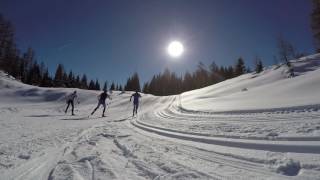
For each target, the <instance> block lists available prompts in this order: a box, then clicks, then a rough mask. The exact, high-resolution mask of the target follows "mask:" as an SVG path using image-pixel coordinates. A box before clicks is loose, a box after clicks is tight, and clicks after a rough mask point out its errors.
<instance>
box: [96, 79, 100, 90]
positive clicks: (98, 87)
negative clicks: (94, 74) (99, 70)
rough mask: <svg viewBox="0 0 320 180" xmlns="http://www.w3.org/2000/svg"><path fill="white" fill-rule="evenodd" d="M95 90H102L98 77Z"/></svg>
mask: <svg viewBox="0 0 320 180" xmlns="http://www.w3.org/2000/svg"><path fill="white" fill-rule="evenodd" d="M95 90H98V91H100V83H99V81H98V79H96V83H95Z"/></svg>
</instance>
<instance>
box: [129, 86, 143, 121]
mask: <svg viewBox="0 0 320 180" xmlns="http://www.w3.org/2000/svg"><path fill="white" fill-rule="evenodd" d="M132 97H133V114H132V116H134V115H135V114H136V115H137V114H138V107H139V98H141V95H140V94H139V92H138V91H136V92H135V93H133V94H132V95H131V97H130V102H131V99H132Z"/></svg>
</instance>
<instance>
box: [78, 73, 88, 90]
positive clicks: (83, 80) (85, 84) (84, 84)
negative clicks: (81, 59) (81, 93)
mask: <svg viewBox="0 0 320 180" xmlns="http://www.w3.org/2000/svg"><path fill="white" fill-rule="evenodd" d="M80 84H81V85H80V88H81V89H88V82H87V75H85V74H83V76H82V78H81V82H80Z"/></svg>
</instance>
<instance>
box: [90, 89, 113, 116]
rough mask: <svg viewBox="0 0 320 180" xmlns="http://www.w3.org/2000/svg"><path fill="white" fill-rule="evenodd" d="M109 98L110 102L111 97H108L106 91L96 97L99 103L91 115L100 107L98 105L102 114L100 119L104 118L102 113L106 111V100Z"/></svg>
mask: <svg viewBox="0 0 320 180" xmlns="http://www.w3.org/2000/svg"><path fill="white" fill-rule="evenodd" d="M107 98H109V99H110V100H111V97H110V96H109V94H108V93H107V91H106V90H104V91H103V93H101V94H100V95H99V96H98V99H99V102H98V106H97V107H96V108H95V109H94V110H93V111H92V113H91V115H93V114H94V112H96V110H97V109H98V108H99V107H100V105H102V106H103V113H102V117H105V115H104V112H105V111H106V99H107Z"/></svg>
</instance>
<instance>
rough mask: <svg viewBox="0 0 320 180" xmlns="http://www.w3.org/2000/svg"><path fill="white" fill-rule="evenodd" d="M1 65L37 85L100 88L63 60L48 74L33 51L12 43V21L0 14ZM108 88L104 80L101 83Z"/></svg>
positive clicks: (1, 67) (97, 83) (9, 72)
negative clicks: (64, 64) (66, 66)
mask: <svg viewBox="0 0 320 180" xmlns="http://www.w3.org/2000/svg"><path fill="white" fill-rule="evenodd" d="M0 69H1V70H4V71H5V72H7V73H8V74H10V75H11V76H13V77H15V78H16V79H18V80H20V81H21V82H23V83H25V84H30V85H35V86H40V87H68V88H80V89H89V90H100V89H101V87H100V83H99V81H98V80H97V79H96V80H88V78H87V75H86V74H83V75H82V76H80V75H77V74H75V73H73V72H72V70H70V71H69V72H68V71H66V70H65V68H64V67H63V65H62V64H59V65H58V66H57V69H56V71H55V74H54V76H51V75H50V73H49V70H48V67H47V66H46V65H45V64H44V63H43V62H41V63H39V62H38V61H37V60H36V59H35V51H34V50H33V49H32V48H28V49H27V51H26V52H24V53H21V52H20V50H19V49H18V48H17V45H16V43H15V33H14V28H13V25H12V24H11V23H10V21H8V20H6V19H5V18H4V17H3V16H2V15H1V14H0ZM103 88H104V89H107V88H108V87H107V82H105V83H104V86H103ZM120 88H121V89H122V87H121V86H119V85H115V84H114V83H112V84H111V86H110V89H111V90H118V89H120Z"/></svg>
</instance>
